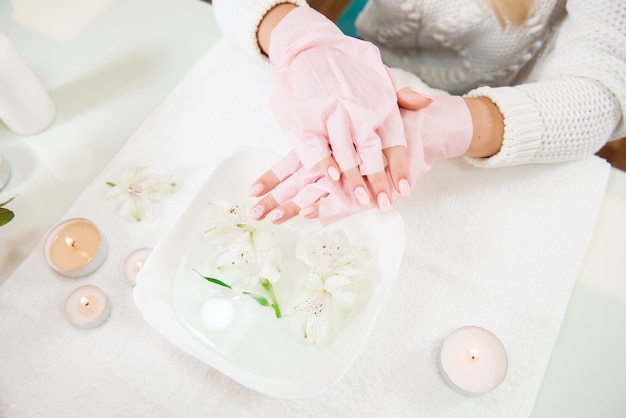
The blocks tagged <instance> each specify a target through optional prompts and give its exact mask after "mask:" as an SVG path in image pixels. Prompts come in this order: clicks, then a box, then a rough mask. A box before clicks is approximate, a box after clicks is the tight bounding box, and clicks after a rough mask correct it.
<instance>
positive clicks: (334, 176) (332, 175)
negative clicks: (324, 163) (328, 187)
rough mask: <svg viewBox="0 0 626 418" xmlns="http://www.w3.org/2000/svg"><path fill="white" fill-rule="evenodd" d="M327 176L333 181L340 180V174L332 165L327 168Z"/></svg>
mask: <svg viewBox="0 0 626 418" xmlns="http://www.w3.org/2000/svg"><path fill="white" fill-rule="evenodd" d="M328 175H329V176H330V178H331V179H333V180H335V181H337V180H339V179H340V178H341V173H340V172H339V171H338V170H337V169H336V168H335V167H334V166H332V165H331V166H330V167H328Z"/></svg>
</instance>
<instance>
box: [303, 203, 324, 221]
mask: <svg viewBox="0 0 626 418" xmlns="http://www.w3.org/2000/svg"><path fill="white" fill-rule="evenodd" d="M298 215H300V216H302V217H303V218H306V219H316V218H319V217H320V204H319V202H316V203H314V204H312V205H311V206H307V207H306V208H302V209H300V212H298Z"/></svg>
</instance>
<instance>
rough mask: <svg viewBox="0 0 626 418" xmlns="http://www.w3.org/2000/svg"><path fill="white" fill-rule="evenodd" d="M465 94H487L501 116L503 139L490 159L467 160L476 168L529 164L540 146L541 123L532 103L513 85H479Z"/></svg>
mask: <svg viewBox="0 0 626 418" xmlns="http://www.w3.org/2000/svg"><path fill="white" fill-rule="evenodd" d="M465 97H487V98H489V99H490V100H491V101H492V102H494V103H495V104H496V106H498V108H499V109H500V112H501V113H502V115H503V116H504V140H503V142H502V148H500V152H498V153H497V154H496V155H494V156H492V157H489V158H472V157H466V159H467V160H468V161H469V162H470V163H471V164H472V165H475V166H479V167H500V166H509V165H518V164H524V163H529V162H532V161H533V158H534V156H535V154H536V152H537V149H538V148H539V147H540V146H541V134H542V132H543V123H542V120H541V115H540V114H539V111H538V110H537V108H536V107H535V105H534V102H533V101H532V100H531V99H530V98H529V97H528V96H527V95H526V94H525V93H524V92H523V91H521V90H520V89H517V88H515V87H480V88H477V89H475V90H472V91H470V92H469V93H468V94H467V95H466V96H465Z"/></svg>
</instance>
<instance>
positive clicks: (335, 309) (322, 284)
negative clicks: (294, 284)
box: [288, 275, 356, 345]
mask: <svg viewBox="0 0 626 418" xmlns="http://www.w3.org/2000/svg"><path fill="white" fill-rule="evenodd" d="M307 282H308V286H307V287H308V291H309V292H311V293H312V294H310V295H308V296H303V297H301V298H300V299H298V300H297V301H296V302H295V303H294V304H293V305H292V306H291V307H290V308H289V310H288V314H297V313H302V314H303V315H304V327H303V328H304V338H305V339H306V340H307V341H308V342H310V343H311V344H313V345H315V344H317V343H319V342H321V341H323V340H325V339H326V338H327V337H328V336H329V335H330V333H331V331H332V330H333V329H334V328H335V327H336V326H337V325H338V324H339V323H340V322H341V321H343V320H344V319H345V318H346V316H347V315H348V313H350V310H351V309H352V305H354V301H355V300H356V294H355V293H353V292H349V291H347V290H345V288H346V287H348V286H350V285H352V281H351V280H350V279H348V278H347V277H345V276H341V275H332V276H329V277H327V278H326V280H325V281H322V280H321V278H320V277H319V276H315V275H311V276H310V277H309V280H307Z"/></svg>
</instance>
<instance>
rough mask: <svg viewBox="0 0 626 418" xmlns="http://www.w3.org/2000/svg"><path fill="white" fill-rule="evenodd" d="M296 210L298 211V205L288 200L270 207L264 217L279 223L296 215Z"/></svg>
mask: <svg viewBox="0 0 626 418" xmlns="http://www.w3.org/2000/svg"><path fill="white" fill-rule="evenodd" d="M298 212H300V207H299V206H298V205H296V204H295V203H293V202H291V201H290V202H286V203H284V204H282V205H280V206H278V207H276V208H274V209H272V210H271V211H270V212H269V213H268V214H267V217H266V219H267V220H268V221H270V222H272V223H274V224H277V225H279V224H282V223H284V222H287V221H288V220H289V219H291V218H293V217H295V216H297V215H298Z"/></svg>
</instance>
